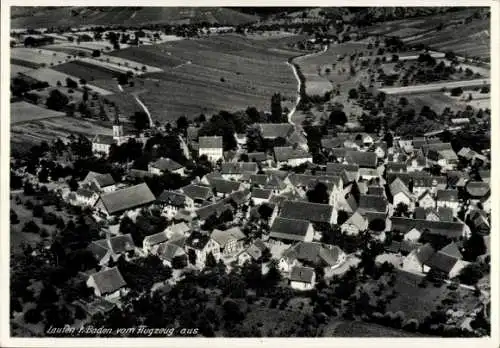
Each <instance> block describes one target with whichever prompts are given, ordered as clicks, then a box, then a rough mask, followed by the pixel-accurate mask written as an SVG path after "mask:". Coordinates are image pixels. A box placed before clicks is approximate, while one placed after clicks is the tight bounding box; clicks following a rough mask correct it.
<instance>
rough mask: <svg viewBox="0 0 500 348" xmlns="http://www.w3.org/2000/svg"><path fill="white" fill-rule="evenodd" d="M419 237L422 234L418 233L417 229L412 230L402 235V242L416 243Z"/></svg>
mask: <svg viewBox="0 0 500 348" xmlns="http://www.w3.org/2000/svg"><path fill="white" fill-rule="evenodd" d="M421 236H422V232H420V231H419V230H418V229H417V228H412V229H411V230H410V231H408V232H406V233H405V234H404V235H403V240H406V241H408V242H418V241H419V240H420V237H421Z"/></svg>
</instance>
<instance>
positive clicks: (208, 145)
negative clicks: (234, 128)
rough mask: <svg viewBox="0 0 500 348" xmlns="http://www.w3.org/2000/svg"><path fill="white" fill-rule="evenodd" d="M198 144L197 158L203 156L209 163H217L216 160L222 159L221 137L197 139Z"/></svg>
mask: <svg viewBox="0 0 500 348" xmlns="http://www.w3.org/2000/svg"><path fill="white" fill-rule="evenodd" d="M198 144H199V147H198V155H199V157H201V156H203V155H205V156H207V158H208V160H209V161H211V162H217V161H218V160H220V159H223V156H224V153H223V152H224V149H223V146H222V137H219V136H213V137H199V138H198Z"/></svg>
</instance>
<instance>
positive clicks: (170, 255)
mask: <svg viewBox="0 0 500 348" xmlns="http://www.w3.org/2000/svg"><path fill="white" fill-rule="evenodd" d="M157 255H158V257H159V258H160V260H162V261H163V264H164V265H166V266H168V267H172V268H174V269H182V268H184V267H186V266H187V264H188V258H187V254H186V252H185V251H184V248H183V246H181V245H178V243H176V242H175V241H171V242H167V243H163V244H160V246H159V247H158V250H157Z"/></svg>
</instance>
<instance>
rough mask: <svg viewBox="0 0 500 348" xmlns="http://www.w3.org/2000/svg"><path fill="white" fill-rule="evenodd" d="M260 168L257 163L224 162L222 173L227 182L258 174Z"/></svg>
mask: <svg viewBox="0 0 500 348" xmlns="http://www.w3.org/2000/svg"><path fill="white" fill-rule="evenodd" d="M258 170H259V168H258V166H257V163H255V162H236V163H234V162H224V163H222V164H221V170H220V173H221V175H222V177H223V178H224V179H226V180H240V179H241V178H242V177H243V175H245V174H256V173H257V172H258Z"/></svg>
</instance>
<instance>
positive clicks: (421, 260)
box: [403, 243, 436, 273]
mask: <svg viewBox="0 0 500 348" xmlns="http://www.w3.org/2000/svg"><path fill="white" fill-rule="evenodd" d="M435 252H436V250H434V248H433V247H432V245H431V244H430V243H427V244H424V245H421V246H420V247H418V248H417V249H414V250H413V251H411V252H410V253H409V254H408V255H407V256H406V257H405V258H404V259H403V270H405V271H407V272H412V273H424V267H425V262H427V261H428V260H429V259H430V257H431V256H432V255H434V254H435Z"/></svg>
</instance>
